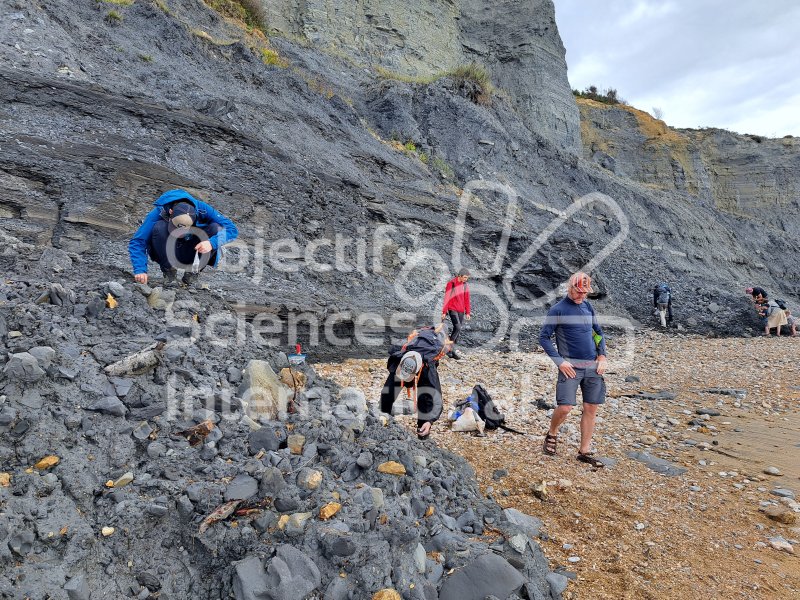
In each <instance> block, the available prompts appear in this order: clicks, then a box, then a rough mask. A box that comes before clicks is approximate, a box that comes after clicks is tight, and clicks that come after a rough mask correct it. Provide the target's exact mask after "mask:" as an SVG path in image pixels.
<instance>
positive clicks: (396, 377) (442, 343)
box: [381, 325, 452, 440]
mask: <svg viewBox="0 0 800 600" xmlns="http://www.w3.org/2000/svg"><path fill="white" fill-rule="evenodd" d="M451 345H452V344H451V343H450V341H449V340H447V337H446V335H445V331H444V325H438V326H437V327H421V328H420V329H418V330H414V331H412V332H411V334H410V335H409V336H408V340H407V341H406V343H405V344H403V345H402V346H394V347H392V349H391V350H390V352H389V360H388V361H387V362H386V368H387V369H388V370H389V376H388V377H387V378H386V383H385V384H384V385H383V390H382V391H381V411H382V412H385V413H387V414H391V413H392V405H393V404H394V403H395V401H396V400H397V397H398V396H399V395H400V393H402V391H403V388H405V389H406V390H407V393H408V396H409V398H411V399H412V400H413V401H414V404H415V408H416V410H417V437H419V439H421V440H424V439H427V438H428V436H429V435H430V431H431V425H432V424H433V422H434V421H436V420H437V419H438V418H439V417H440V416H441V414H442V408H443V406H444V404H443V402H442V384H441V383H440V381H439V372H438V370H437V368H438V366H439V359H441V357H442V356H444V354H445V353H446V352H447V351H448V350H449V348H450V346H451Z"/></svg>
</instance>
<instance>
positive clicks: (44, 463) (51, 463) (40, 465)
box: [33, 454, 61, 471]
mask: <svg viewBox="0 0 800 600" xmlns="http://www.w3.org/2000/svg"><path fill="white" fill-rule="evenodd" d="M60 460H61V459H60V458H58V457H57V456H55V455H53V454H51V455H50V456H45V457H44V458H43V459H42V460H40V461H39V462H37V463H36V464H35V465H33V467H34V468H35V469H39V470H40V471H44V470H45V469H49V468H50V467H55V466H56V465H57V464H58V463H59V461H60Z"/></svg>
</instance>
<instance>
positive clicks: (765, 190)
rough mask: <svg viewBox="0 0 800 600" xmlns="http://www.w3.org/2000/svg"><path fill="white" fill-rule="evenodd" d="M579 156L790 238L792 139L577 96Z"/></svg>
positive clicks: (797, 154)
mask: <svg viewBox="0 0 800 600" xmlns="http://www.w3.org/2000/svg"><path fill="white" fill-rule="evenodd" d="M579 106H580V110H581V119H582V127H583V132H584V143H585V147H584V156H585V157H586V158H588V159H589V160H590V161H592V162H593V163H595V164H597V165H599V166H600V167H601V168H603V170H605V171H608V172H612V173H614V174H615V175H617V176H620V177H622V178H627V179H631V180H633V181H637V182H640V183H642V184H645V185H648V186H652V187H653V188H654V189H658V190H663V191H668V192H674V193H678V194H682V195H685V196H687V197H688V198H695V199H697V200H698V201H703V202H707V203H709V204H710V205H713V206H714V207H716V208H717V209H718V210H720V211H723V212H725V213H728V214H730V215H734V216H738V217H741V218H743V219H747V220H755V221H758V222H760V223H763V224H765V225H768V226H769V227H770V228H773V229H777V230H779V231H782V232H784V233H785V234H786V235H787V236H788V237H795V238H796V237H797V235H798V233H800V232H799V231H798V220H797V218H796V217H795V215H797V214H798V213H800V139H798V138H795V137H792V136H786V137H784V138H781V139H769V138H764V137H761V136H757V135H739V134H736V133H731V132H729V131H724V130H721V129H713V128H710V129H699V130H695V129H679V130H673V129H670V128H668V127H666V126H665V124H664V123H663V121H658V120H656V119H653V118H652V117H651V116H650V115H648V114H647V113H645V112H643V111H640V110H637V109H635V108H632V107H629V106H608V105H604V104H599V103H597V102H592V101H587V100H579Z"/></svg>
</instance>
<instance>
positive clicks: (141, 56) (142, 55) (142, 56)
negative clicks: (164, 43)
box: [139, 54, 153, 62]
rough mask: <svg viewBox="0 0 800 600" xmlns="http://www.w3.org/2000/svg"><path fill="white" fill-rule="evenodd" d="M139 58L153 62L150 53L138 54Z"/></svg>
mask: <svg viewBox="0 0 800 600" xmlns="http://www.w3.org/2000/svg"><path fill="white" fill-rule="evenodd" d="M139 58H141V59H142V60H143V61H144V62H153V55H152V54H140V55H139Z"/></svg>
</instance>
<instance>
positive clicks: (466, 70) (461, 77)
mask: <svg viewBox="0 0 800 600" xmlns="http://www.w3.org/2000/svg"><path fill="white" fill-rule="evenodd" d="M448 76H450V77H452V78H453V79H455V80H456V82H458V84H459V87H461V88H462V89H465V88H467V87H468V84H470V83H472V84H474V85H475V86H477V87H476V88H474V89H468V90H467V92H468V93H467V96H468V97H469V99H470V100H472V101H473V102H475V103H476V104H483V105H487V104H491V102H492V94H494V91H495V90H494V86H493V85H492V77H491V75H490V74H489V70H488V69H487V68H486V67H484V66H483V65H479V64H478V63H475V62H472V63H469V64H468V65H461V66H460V67H456V68H455V69H453V71H451V72H450V73H448Z"/></svg>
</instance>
